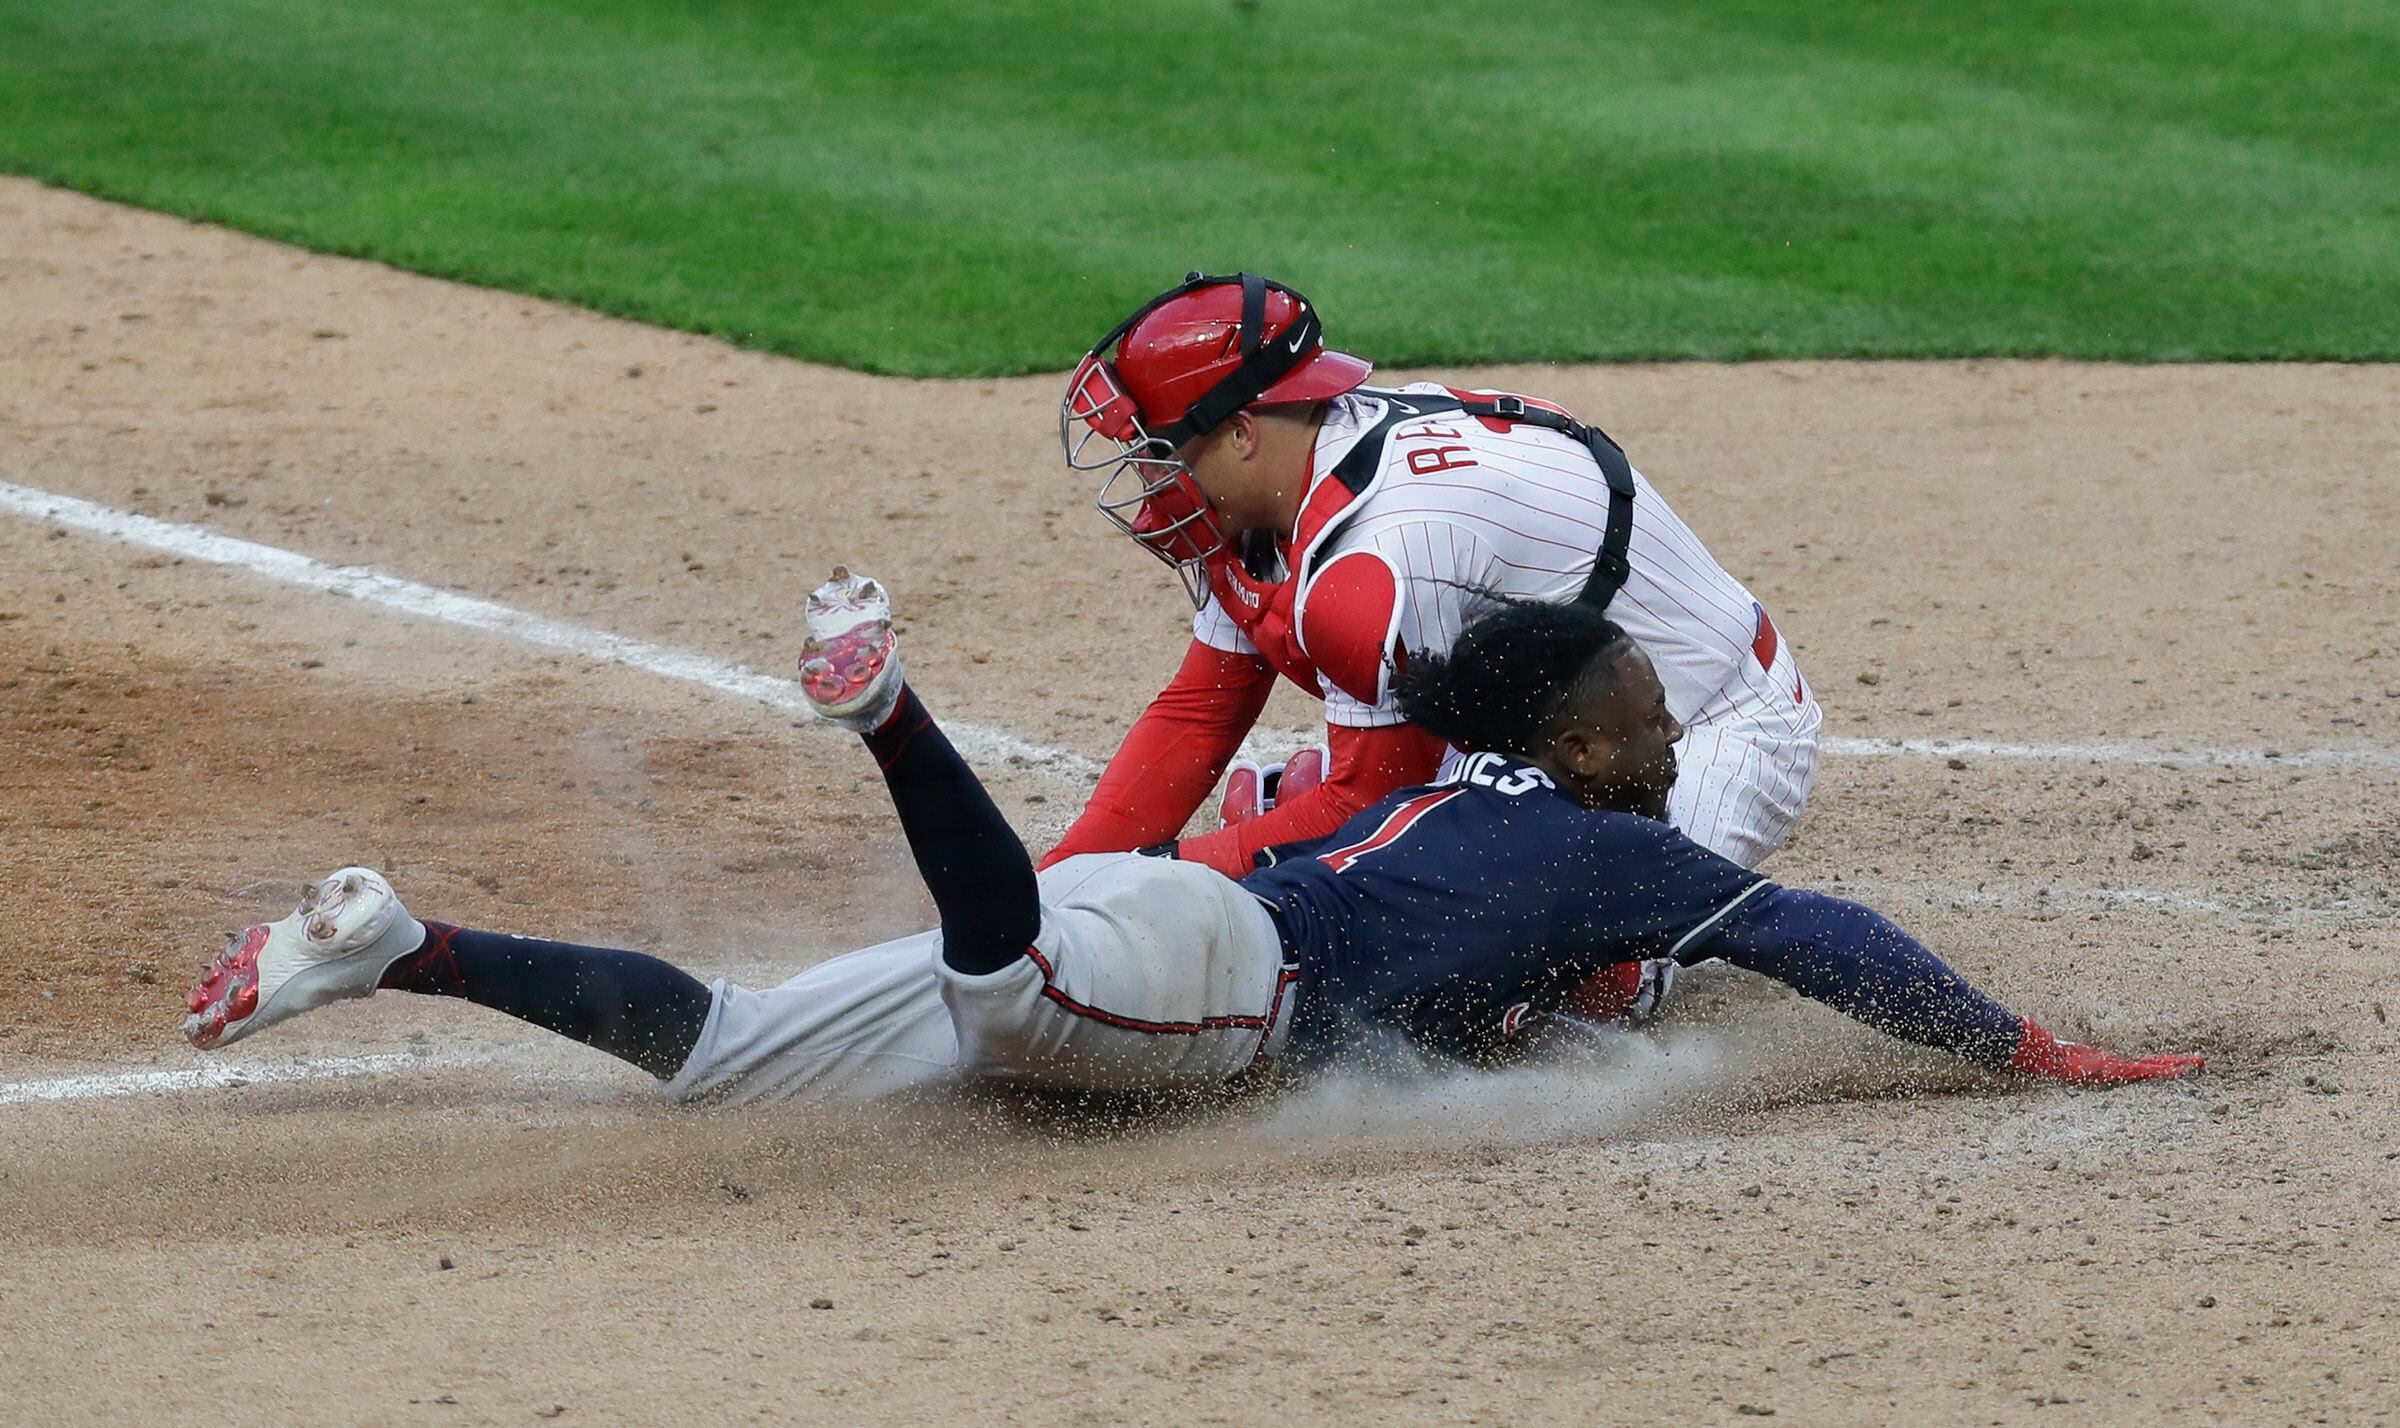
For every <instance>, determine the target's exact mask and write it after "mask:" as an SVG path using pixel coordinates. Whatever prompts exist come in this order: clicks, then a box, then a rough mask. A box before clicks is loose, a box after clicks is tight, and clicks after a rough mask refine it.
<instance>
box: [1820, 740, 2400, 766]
mask: <svg viewBox="0 0 2400 1428" xmlns="http://www.w3.org/2000/svg"><path fill="white" fill-rule="evenodd" d="M1817 747H1818V749H1819V750H1820V751H1822V752H1824V753H1828V754H1833V755H1836V756H1838V757H1841V758H1851V759H1891V758H1903V759H1944V758H1948V759H1969V758H1983V759H2048V760H2051V761H2054V762H2058V763H2091V764H2206V765H2212V766H2223V765H2234V766H2248V767H2267V768H2340V767H2357V766H2360V765H2365V766H2369V767H2382V768H2400V750H2393V749H2176V748H2167V747H2161V746H2159V745H2155V744H1997V743H1990V742H1986V741H1984V740H1981V739H1852V738H1828V739H1823V740H1820V741H1819V742H1818V745H1817Z"/></svg>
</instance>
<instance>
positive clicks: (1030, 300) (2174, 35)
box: [0, 0, 2400, 375]
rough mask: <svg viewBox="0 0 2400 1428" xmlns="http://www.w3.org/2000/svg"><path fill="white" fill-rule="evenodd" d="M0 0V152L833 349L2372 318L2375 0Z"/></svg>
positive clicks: (1795, 333)
mask: <svg viewBox="0 0 2400 1428" xmlns="http://www.w3.org/2000/svg"><path fill="white" fill-rule="evenodd" d="M886 8H887V11H888V13H886V12H877V11H871V10H870V11H861V10H859V9H857V8H855V7H833V6H817V5H795V4H791V3H788V0H686V3H682V4H678V5H674V6H660V5H655V4H652V3H648V0H573V3H569V2H568V0H354V2H353V3H348V4H334V3H330V0H209V3H205V4H203V3H199V0H189V3H163V0H147V3H137V0H80V3H78V4H76V5H72V6H62V5H57V4H54V3H45V0H0V25H5V27H6V30H7V32H8V34H9V36H10V42H9V43H8V44H6V45H4V46H0V166H5V167H6V168H9V169H13V170H15V171H18V172H22V173H27V174H31V175H33V176H36V177H40V178H43V179H47V180H51V181H54V182H58V183H62V184H67V185H70V186H74V187H78V188H82V189H86V190H88V191H92V192H96V193H99V194H102V195H104V196H108V197H112V198H118V199H122V200H125V201H129V202H133V203H138V204H142V205H145V206H149V207H155V208H160V209H164V210H167V211H170V212H176V213H181V214H185V215H187V216H191V217H197V218H206V219H211V220H216V221H222V222H227V223H230V224H233V225H235V226H238V227H243V228H247V229H250V230H253V231H257V232H261V233H266V234H269V235H272V236H275V237H280V238H284V239H288V240H291V241H295V242H298V243H302V244H305V245H308V246H311V247H316V248H320V249H324V250H328V251H334V252H341V253H350V254H356V255H361V256H369V257H374V258H378V259H382V260H385V261H389V262H392V263H395V264H398V265H400V266H404V267H409V268H413V269H416V270H419V271H424V272H430V273H435V274H440V275H444V276H451V277H458V278H464V279H467V280H469V281H473V282H478V283H484V284H489V285H493V286H498V287H504V288H511V289H517V290H522V291H527V292H532V293H537V294H541V295H544V296H551V297H558V298H563V299H567V300H570V301H574V302H578V303H582V304H586V305H588V306H592V307H595V308H599V309H602V310H605V311H610V312H615V313H620V314H624V315H627V316H632V317H637V318H642V319H646V320H650V321H656V322H661V323H666V324H670V325H674V326H679V327H685V328H691V329H695V330H700V331H705V332H710V333H713V334H716V335H719V336H723V337H727V338H730V339H732V340H735V341H738V342H742V343H745V344H748V345H753V346H758V347H763V348H768V349H772V350H776V351H782V352H787V353H791V354H793V355H797V356H802V357H808V358H812V359H816V360H821V361H828V362H835V363H840V364H843V365H848V366H854V367H862V368H867V369H870V370H877V371H888V372H900V373H910V374H923V375H972V374H993V373H1009V372H1022V371H1029V370H1041V369H1054V368H1057V367H1060V366H1063V365H1065V364H1066V363H1067V362H1069V361H1070V360H1071V359H1072V358H1073V357H1074V355H1075V354H1076V353H1077V352H1079V351H1080V350H1081V347H1082V345H1083V344H1084V343H1085V342H1087V341H1088V340H1089V339H1090V338H1091V337H1093V336H1095V335H1097V333H1098V332H1099V330H1101V329H1102V328H1103V327H1104V326H1105V325H1106V324H1107V323H1108V322H1109V321H1111V320H1112V319H1113V318H1115V317H1116V316H1117V315H1118V314H1119V313H1120V312H1121V311H1122V310H1123V309H1125V308H1126V307H1127V306H1129V305H1130V304H1131V303H1132V302H1133V301H1135V300H1138V299H1139V298H1140V297H1143V296H1146V295H1147V294H1148V293H1150V292H1151V291H1154V290H1156V289H1157V288H1159V287H1161V286H1164V285H1165V284H1167V283H1168V282H1171V281H1173V280H1174V279H1175V278H1177V277H1179V276H1180V275H1181V273H1182V271H1183V270H1184V269H1185V268H1187V267H1193V266H1202V267H1208V268H1211V269H1221V270H1230V269H1233V268H1236V267H1251V268H1256V269H1263V270H1266V271H1269V272H1272V273H1275V274H1277V275H1278V276H1282V277H1284V278H1286V279H1287V280H1289V281H1292V282H1294V283H1297V284H1299V285H1300V286H1302V287H1303V288H1305V289H1307V290H1308V291H1310V292H1311V293H1312V294H1313V295H1314V296H1316V297H1317V298H1318V299H1319V300H1320V301H1321V302H1322V303H1323V304H1324V305H1325V307H1326V308H1327V310H1328V315H1329V321H1330V323H1331V326H1332V330H1333V335H1334V337H1335V339H1336V340H1337V341H1340V342H1342V343H1344V344H1346V345H1349V346H1352V347H1355V348H1357V349H1358V350H1361V351H1363V352H1366V353H1368V354H1369V355H1372V356H1374V357H1376V358H1377V359H1379V360H1381V361H1385V362H1390V363H1448V362H1480V361H1499V360H1570V359H1629V358H1672V357H1693V358H1752V357H1779V356H1816V355H1854V356H1960V355H1975V354H2011V355H2032V354H2056V355H2064V356H2074V357H2087V358H2121V359H2136V360H2153V359H2197V358H2332V359H2350V360H2360V359H2390V358H2396V357H2400V297H2396V296H2395V294H2396V293H2400V281H2395V279H2400V237H2396V236H2395V235H2400V144H2396V143H2395V142H2394V141H2393V138H2392V136H2393V134H2394V133H2395V132H2400V123H2396V122H2395V121H2396V120H2400V107H2396V105H2395V101H2394V99H2393V97H2392V96H2393V93H2394V86H2392V85H2391V83H2390V78H2389V77H2390V76H2391V75H2392V74H2394V73H2400V9H2395V8H2393V7H2381V6H2355V5H2338V4H2324V3H2319V4H2307V3H2303V4H2294V5H2267V4H2263V3H2248V0H2175V3H2165V0H2153V3H2139V0H2129V3H2125V4H2119V5H2111V6H2101V7H2095V6H2090V5H2086V4H2039V3H2022V4H2013V5H2003V4H1996V3H1959V4H1953V5H1946V6H1940V7H1880V6H1879V7H1826V6H1822V5H1818V4H1813V3H1764V2H1763V0H1761V2H1760V3H1733V0H1686V2H1685V3H1663V0H1662V3H1646V4H1645V3H1630V4H1626V5H1622V6H1612V7H1605V8H1603V7H1589V6H1581V5H1573V6H1570V5H1551V6H1544V5H1527V4H1521V3H1520V4H1507V5H1504V4H1485V3H1455V4H1446V5H1442V6H1412V7H1384V6H1370V7H1361V6H1352V5H1342V4H1336V3H1332V0H1261V3H1260V4H1258V5H1257V6H1256V7H1255V8H1253V9H1249V10H1244V9H1241V8H1238V7H1236V6H1234V5H1232V4H1226V3H1197V4H1196V3H1190V0H1123V3H1118V4H1113V5H1100V6H1095V5H1090V4H1088V3H1079V4H1065V3H978V4H969V3H961V2H960V0H924V3H918V4H912V5H908V6H893V7H886Z"/></svg>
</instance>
